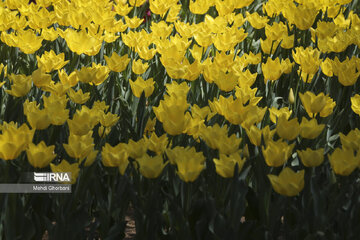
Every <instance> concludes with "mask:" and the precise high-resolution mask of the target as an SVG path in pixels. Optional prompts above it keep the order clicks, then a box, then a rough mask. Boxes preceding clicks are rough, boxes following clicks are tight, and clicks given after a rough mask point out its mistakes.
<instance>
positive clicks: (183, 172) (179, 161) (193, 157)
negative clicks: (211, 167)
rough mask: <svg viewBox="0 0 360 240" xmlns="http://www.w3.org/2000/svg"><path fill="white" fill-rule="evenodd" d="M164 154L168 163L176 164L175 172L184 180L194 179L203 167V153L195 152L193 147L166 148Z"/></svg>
mask: <svg viewBox="0 0 360 240" xmlns="http://www.w3.org/2000/svg"><path fill="white" fill-rule="evenodd" d="M166 155H167V156H168V157H169V160H170V163H172V164H174V163H175V164H176V166H177V174H178V175H179V177H180V179H181V180H183V181H184V182H193V181H195V180H196V179H197V178H198V176H199V175H200V173H201V171H202V170H203V169H204V167H205V165H204V162H205V157H204V155H203V154H202V153H201V152H196V150H195V148H194V147H191V148H190V147H187V148H182V147H176V148H174V149H167V150H166Z"/></svg>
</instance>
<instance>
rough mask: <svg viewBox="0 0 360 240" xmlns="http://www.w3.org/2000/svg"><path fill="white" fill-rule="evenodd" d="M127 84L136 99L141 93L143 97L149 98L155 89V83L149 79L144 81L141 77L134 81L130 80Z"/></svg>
mask: <svg viewBox="0 0 360 240" xmlns="http://www.w3.org/2000/svg"><path fill="white" fill-rule="evenodd" d="M129 82H130V87H131V90H132V92H133V94H134V95H135V97H138V98H140V97H141V93H142V92H144V93H145V97H149V96H151V94H152V93H153V91H154V88H155V87H154V84H155V82H154V80H153V79H152V78H149V79H147V80H146V81H145V80H144V79H143V78H142V77H140V76H139V77H138V78H137V79H136V81H132V80H130V81H129Z"/></svg>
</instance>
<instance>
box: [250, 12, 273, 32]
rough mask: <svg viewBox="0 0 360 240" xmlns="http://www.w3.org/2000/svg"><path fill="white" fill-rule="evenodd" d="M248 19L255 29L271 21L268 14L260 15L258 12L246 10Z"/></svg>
mask: <svg viewBox="0 0 360 240" xmlns="http://www.w3.org/2000/svg"><path fill="white" fill-rule="evenodd" d="M246 20H247V21H248V22H249V23H250V25H251V26H252V27H253V28H255V29H262V28H264V27H265V26H266V24H267V22H268V21H269V19H268V17H267V16H260V15H259V14H258V13H257V12H254V13H251V14H250V13H249V12H246Z"/></svg>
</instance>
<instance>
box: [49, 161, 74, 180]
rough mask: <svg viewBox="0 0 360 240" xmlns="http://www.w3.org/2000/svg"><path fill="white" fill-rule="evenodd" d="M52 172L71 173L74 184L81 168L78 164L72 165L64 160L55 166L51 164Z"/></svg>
mask: <svg viewBox="0 0 360 240" xmlns="http://www.w3.org/2000/svg"><path fill="white" fill-rule="evenodd" d="M50 167H51V171H53V172H69V173H71V182H70V184H74V183H75V182H76V180H77V177H78V176H79V172H80V168H79V164H78V163H73V164H70V163H69V162H68V161H66V160H62V161H61V163H60V164H58V165H55V164H52V163H50Z"/></svg>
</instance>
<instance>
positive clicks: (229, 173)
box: [213, 152, 246, 178]
mask: <svg viewBox="0 0 360 240" xmlns="http://www.w3.org/2000/svg"><path fill="white" fill-rule="evenodd" d="M245 160H246V159H245V158H241V156H240V152H235V153H233V154H231V155H229V156H227V155H225V154H220V159H213V161H214V163H215V167H216V172H217V174H219V175H220V176H222V177H223V178H231V177H234V170H235V165H236V164H237V165H238V172H240V171H241V169H242V167H243V165H244V163H245Z"/></svg>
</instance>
